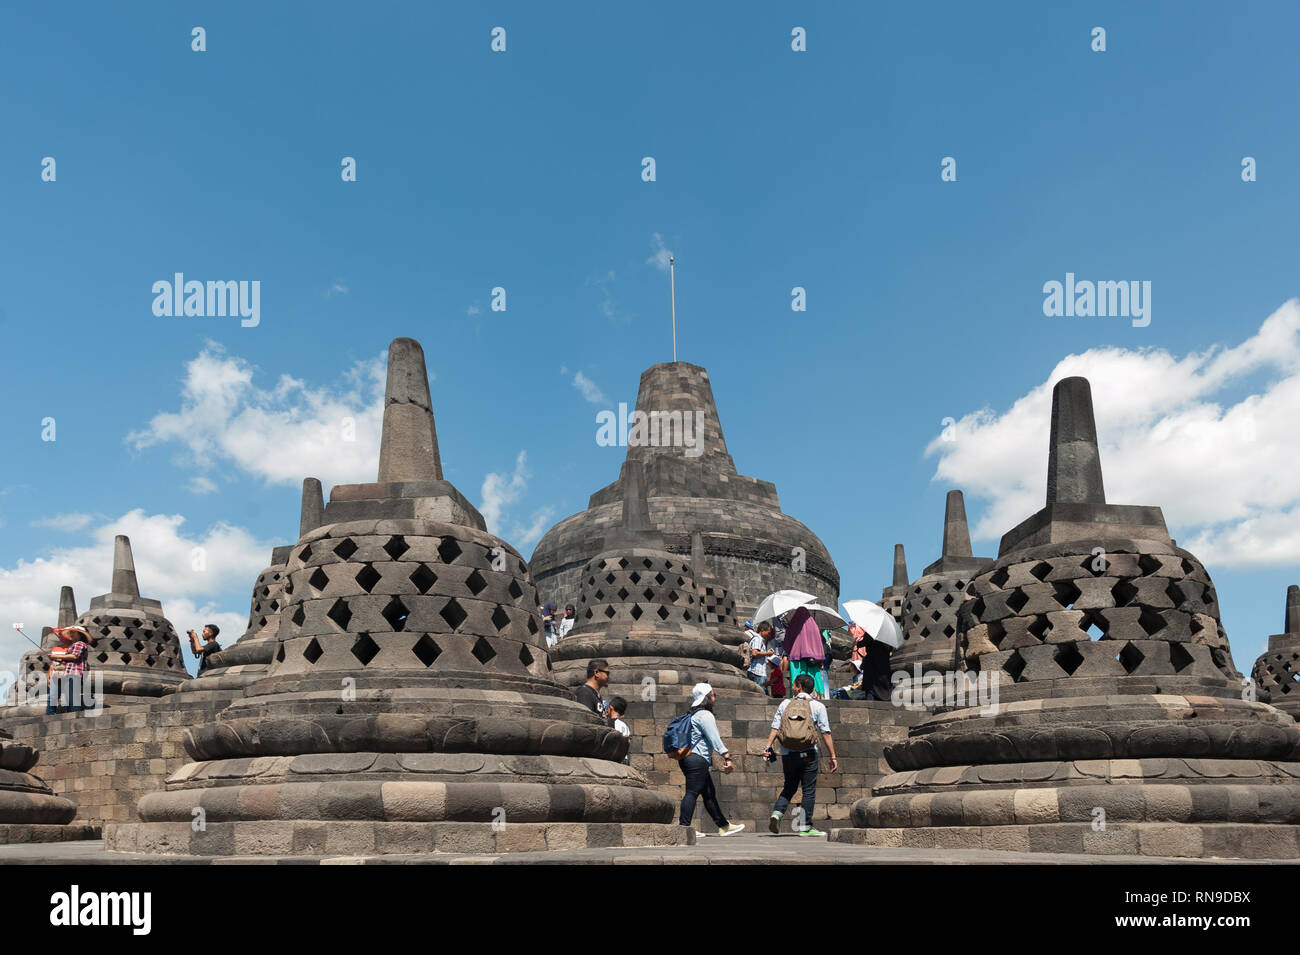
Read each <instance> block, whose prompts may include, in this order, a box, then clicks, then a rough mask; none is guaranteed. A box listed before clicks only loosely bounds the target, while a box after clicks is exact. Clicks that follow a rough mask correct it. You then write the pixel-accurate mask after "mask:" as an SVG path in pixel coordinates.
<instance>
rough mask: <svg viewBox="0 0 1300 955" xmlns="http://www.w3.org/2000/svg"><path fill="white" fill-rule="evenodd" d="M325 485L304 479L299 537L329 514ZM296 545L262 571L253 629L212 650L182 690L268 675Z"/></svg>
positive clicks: (274, 555)
mask: <svg viewBox="0 0 1300 955" xmlns="http://www.w3.org/2000/svg"><path fill="white" fill-rule="evenodd" d="M324 512H325V501H324V498H323V497H322V495H321V483H320V481H318V480H317V479H316V478H305V479H304V480H303V482H302V509H301V512H300V517H299V521H298V536H299V538H302V537H304V536H306V535H307V533H308V532H310V531H313V530H315V529H316V528H317V527H319V526H320V525H321V524H322V523H323V521H324V519H325V517H324ZM292 550H293V545H292V544H285V545H283V546H281V547H275V548H272V550H271V565H270V566H269V567H267V568H266V570H264V571H262V572H261V573H260V574H258V575H257V581H256V583H254V584H253V599H252V603H251V606H250V608H249V611H248V627H247V629H245V630H244V633H243V636H241V637H240V638H239V639H238V640H237V641H236V642H235V643H234V644H232V645H230V646H228V647H225V648H224V649H222V650H220V651H218V652H217V653H214V654H212V656H211V657H210V659H209V661H208V664H209V665H208V668H207V669H205V670H204V671H203V672H202V673H200V674H199V675H198V676H197V677H195V678H194V679H193V680H187V681H186V682H185V683H182V684H181V686H180V688H179V689H178V690H177V692H178V693H182V694H187V693H194V692H198V691H206V690H216V689H221V690H227V689H242V688H243V687H246V686H248V685H249V684H251V683H255V682H256V681H257V680H259V679H261V677H263V676H265V675H266V671H267V669H268V668H269V667H270V666H271V660H272V658H273V657H274V656H275V651H276V650H277V649H278V648H279V646H280V644H279V640H278V637H279V634H280V608H281V607H282V606H283V604H284V585H285V582H286V581H287V580H288V579H289V578H288V569H289V568H288V563H289V554H290V552H292Z"/></svg>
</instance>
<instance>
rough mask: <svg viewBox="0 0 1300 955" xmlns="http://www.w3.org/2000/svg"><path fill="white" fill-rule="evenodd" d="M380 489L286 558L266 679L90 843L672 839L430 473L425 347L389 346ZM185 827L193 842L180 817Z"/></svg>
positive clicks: (342, 501)
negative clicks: (197, 819)
mask: <svg viewBox="0 0 1300 955" xmlns="http://www.w3.org/2000/svg"><path fill="white" fill-rule="evenodd" d="M387 379H388V380H387V388H386V395H385V405H384V419H383V436H382V443H381V451H380V459H379V480H378V482H377V483H373V484H351V485H335V486H334V487H333V488H332V490H331V493H330V502H329V505H328V506H327V507H326V509H325V515H324V524H323V525H322V526H320V527H318V528H316V529H314V530H312V531H310V532H308V533H307V534H305V535H304V536H303V537H302V538H301V539H300V540H299V541H298V543H297V544H296V545H295V546H294V548H293V551H292V553H291V554H290V556H289V560H288V563H287V565H286V566H287V575H288V580H287V582H286V583H285V586H284V604H283V606H282V607H281V609H280V624H279V633H278V635H277V644H278V646H277V648H276V652H275V655H274V658H273V660H272V662H271V665H270V667H269V669H268V670H267V673H266V675H265V676H264V677H263V678H262V679H261V680H259V681H257V682H256V683H254V684H252V685H251V686H249V687H248V688H247V689H246V691H245V696H244V697H243V698H242V699H240V700H237V701H236V702H234V703H233V704H232V705H231V706H229V707H227V708H226V709H225V710H223V711H222V713H221V715H220V716H219V718H218V720H217V721H216V722H214V723H209V724H206V725H200V726H195V727H194V728H193V729H192V730H190V731H189V734H188V738H187V740H186V749H187V751H188V752H189V754H190V756H191V757H192V758H193V760H194V762H192V763H189V764H187V765H185V766H183V767H182V768H181V769H180V770H179V771H177V772H176V773H175V774H173V775H172V776H171V777H170V778H169V779H168V781H167V784H166V790H165V791H163V792H156V793H151V794H149V795H147V796H145V797H144V798H142V799H141V800H140V803H139V806H138V812H139V816H140V819H141V820H143V821H142V822H140V823H133V824H123V825H117V826H109V827H107V828H106V830H105V840H106V844H107V845H108V847H109V848H110V849H118V850H124V851H142V852H154V853H191V854H200V855H231V854H239V855H243V854H260V855H277V856H280V855H283V856H288V855H321V854H330V855H334V854H348V855H370V854H394V853H397V854H400V853H412V852H430V851H464V852H501V851H511V850H531V849H546V848H575V847H583V846H596V845H611V846H617V845H629V846H631V845H651V844H680V843H683V842H686V841H688V840H689V838H690V836H689V834H688V832H687V831H686V830H684V829H683V827H680V826H678V825H676V824H675V823H674V822H673V816H674V810H675V804H674V803H675V801H674V800H673V799H671V798H670V797H668V796H665V795H661V794H659V793H656V792H653V791H651V790H649V789H648V788H647V787H646V785H645V780H644V778H643V777H642V776H641V775H640V773H638V772H637V771H635V770H633V769H631V768H630V767H627V766H624V765H622V764H621V763H620V762H619V760H621V759H622V758H623V756H624V755H625V753H626V752H627V747H628V743H627V740H626V739H625V738H624V737H623V736H622V735H621V734H620V733H619V732H618V731H617V730H615V729H613V728H612V727H611V726H609V725H607V724H606V723H604V722H603V721H602V720H600V719H599V718H598V717H597V716H596V715H595V714H593V713H591V712H590V711H588V710H587V709H586V708H585V707H583V706H582V705H581V704H580V703H578V702H577V701H576V700H575V699H574V697H573V695H572V693H571V692H570V691H569V690H567V689H566V688H564V687H562V686H560V685H559V684H557V683H556V682H554V680H553V679H552V678H551V675H550V661H549V660H548V658H547V654H546V645H545V640H544V638H543V636H542V632H541V625H540V618H539V616H538V613H537V595H536V589H535V588H534V586H533V584H532V581H531V580H530V578H529V577H528V570H527V565H526V564H525V563H524V561H523V559H522V558H521V557H520V555H519V554H518V553H517V552H516V551H515V550H514V549H513V548H512V547H510V545H508V544H507V543H505V542H504V541H503V540H501V539H500V538H497V537H495V536H493V535H491V534H489V533H487V531H486V530H485V525H484V521H483V518H482V516H481V515H480V514H479V512H478V511H477V510H476V509H475V508H474V507H473V505H472V504H470V503H469V501H467V500H466V499H465V498H464V497H463V496H462V495H461V494H460V492H459V491H457V490H456V488H455V487H454V486H452V485H451V484H450V483H449V482H447V481H446V480H444V479H443V475H442V465H441V461H440V457H439V452H438V442H437V434H436V430H435V426H434V418H433V410H432V406H431V401H430V396H429V385H428V376H427V373H426V371H425V363H424V353H423V351H422V350H421V348H420V346H419V344H418V343H417V342H415V341H413V340H412V339H408V338H399V339H396V340H395V341H394V342H393V343H392V344H391V345H390V347H389V353H388V375H387ZM196 808H197V809H200V810H202V812H203V814H204V817H205V826H204V827H203V829H202V831H195V828H196V827H193V826H192V822H193V820H194V810H195V809H196Z"/></svg>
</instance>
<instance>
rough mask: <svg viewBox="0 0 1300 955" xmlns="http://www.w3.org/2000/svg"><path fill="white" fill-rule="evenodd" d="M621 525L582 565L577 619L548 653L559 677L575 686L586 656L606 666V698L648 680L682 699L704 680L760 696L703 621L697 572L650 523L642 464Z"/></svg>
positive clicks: (630, 485) (631, 481)
mask: <svg viewBox="0 0 1300 955" xmlns="http://www.w3.org/2000/svg"><path fill="white" fill-rule="evenodd" d="M623 493H624V502H623V515H622V523H621V525H620V526H619V527H618V528H616V529H614V530H613V531H612V532H611V533H610V535H609V538H608V539H607V540H606V541H605V547H604V548H603V549H602V550H601V552H600V553H599V554H597V555H596V556H595V557H593V558H592V559H591V561H589V562H588V563H587V565H586V566H585V567H584V568H583V578H582V589H581V592H580V596H579V598H578V603H577V606H576V610H577V623H576V624H575V625H574V627H573V630H572V631H570V633H569V635H568V636H566V637H565V638H564V639H562V640H561V641H560V642H559V644H558V645H557V646H556V647H555V648H554V649H553V650H552V651H551V660H552V662H553V665H554V666H555V676H556V679H558V680H560V681H561V682H562V683H565V684H567V685H568V686H573V687H576V686H579V685H580V684H582V682H583V681H584V680H586V678H587V661H588V660H592V659H598V658H603V659H605V660H608V661H609V665H610V687H609V689H608V690H607V695H613V694H615V693H621V694H623V695H625V696H631V695H632V694H636V695H637V696H639V695H640V694H641V691H642V689H643V687H645V686H647V685H650V684H649V683H647V682H646V681H653V685H654V686H655V693H656V696H660V697H663V696H674V697H676V696H685V695H689V693H690V689H691V687H692V686H694V685H695V684H696V683H700V682H705V683H709V684H711V685H712V686H713V688H714V689H715V690H718V691H719V692H720V693H724V694H725V693H739V694H742V695H752V696H754V697H755V698H760V699H761V698H762V695H763V691H762V690H761V689H759V688H758V687H757V686H756V685H755V684H754V683H752V682H751V681H750V680H749V679H748V678H747V677H746V676H745V674H744V671H743V670H742V669H741V667H742V665H743V662H744V661H743V659H742V658H741V656H740V653H739V652H737V650H735V649H734V643H739V641H740V635H739V633H737V634H736V636H735V637H734V643H733V646H724V645H723V644H722V643H720V642H719V641H718V640H717V639H716V638H715V637H714V635H713V633H712V632H710V631H709V630H707V629H706V628H705V627H704V626H703V625H702V624H703V621H702V618H701V611H700V602H699V598H698V595H697V590H696V584H695V579H694V572H693V570H692V567H691V565H690V564H689V563H687V562H686V561H685V560H684V559H682V558H681V557H680V556H678V555H676V554H670V553H669V552H668V551H666V550H665V549H664V546H663V536H662V535H661V534H660V533H659V532H658V531H656V530H654V529H653V528H652V527H651V526H650V521H649V517H648V515H647V506H646V494H645V484H644V478H643V474H642V469H641V462H639V461H632V462H629V464H628V466H627V468H626V469H625V471H624V479H623Z"/></svg>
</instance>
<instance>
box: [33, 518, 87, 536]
mask: <svg viewBox="0 0 1300 955" xmlns="http://www.w3.org/2000/svg"><path fill="white" fill-rule="evenodd" d="M94 519H95V517H94V515H93V514H57V515H55V516H54V517H45V518H41V519H40V520H38V521H32V527H52V528H54V529H55V530H56V531H66V532H67V533H69V534H71V533H73V532H75V531H79V530H82V529H84V528H86V527H88V526H90V523H91V521H93V520H94Z"/></svg>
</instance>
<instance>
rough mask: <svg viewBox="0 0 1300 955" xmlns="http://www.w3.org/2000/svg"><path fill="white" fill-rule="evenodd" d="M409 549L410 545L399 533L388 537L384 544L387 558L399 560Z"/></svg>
mask: <svg viewBox="0 0 1300 955" xmlns="http://www.w3.org/2000/svg"><path fill="white" fill-rule="evenodd" d="M410 549H411V545H410V544H408V543H406V538H405V537H402V536H401V535H400V534H398V535H394V536H393V537H390V538H388V542H387V543H385V544H384V553H385V554H387V555H388V559H389V560H400V559H401V557H402V555H403V554H405V553H406V552H407V551H408V550H410Z"/></svg>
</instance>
